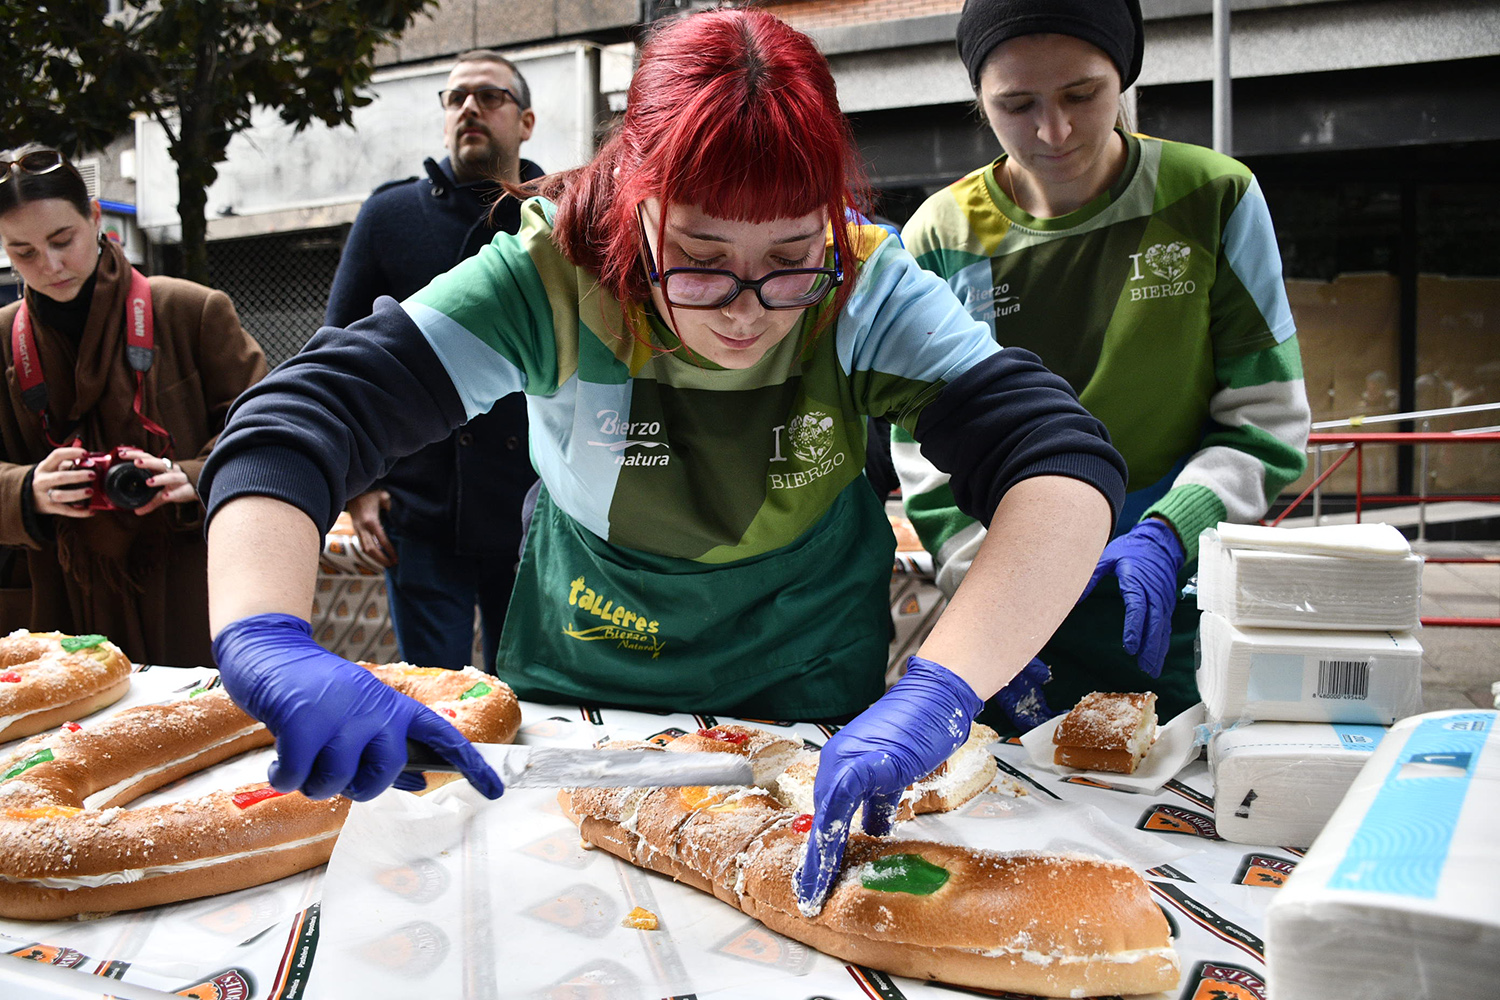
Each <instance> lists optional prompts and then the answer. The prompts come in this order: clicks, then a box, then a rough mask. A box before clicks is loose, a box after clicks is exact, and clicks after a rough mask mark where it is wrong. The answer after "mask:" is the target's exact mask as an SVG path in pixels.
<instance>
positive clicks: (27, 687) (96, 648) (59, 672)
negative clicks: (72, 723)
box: [0, 629, 134, 743]
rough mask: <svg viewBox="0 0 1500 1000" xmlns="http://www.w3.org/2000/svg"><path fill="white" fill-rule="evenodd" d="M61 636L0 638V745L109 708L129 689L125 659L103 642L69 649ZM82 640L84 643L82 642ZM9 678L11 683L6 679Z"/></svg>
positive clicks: (26, 634) (23, 633)
mask: <svg viewBox="0 0 1500 1000" xmlns="http://www.w3.org/2000/svg"><path fill="white" fill-rule="evenodd" d="M75 638H76V637H74V636H68V635H64V634H63V633H61V632H28V631H26V630H25V629H18V630H16V631H15V632H12V633H11V634H10V635H7V636H5V637H4V638H0V678H6V679H5V680H3V681H0V743H3V742H6V741H9V740H18V739H21V738H22V737H24V736H32V735H34V734H36V733H40V732H45V731H46V730H48V729H51V728H52V727H53V726H57V725H60V724H62V723H64V722H67V721H69V720H71V719H81V718H83V717H84V716H86V715H88V714H90V713H91V712H97V711H98V710H99V709H101V708H105V707H107V706H109V705H113V704H114V703H115V702H117V701H119V700H120V698H122V697H123V696H124V695H125V692H126V691H128V690H130V672H131V670H132V669H134V668H133V667H132V666H131V663H130V658H129V657H128V656H126V655H125V653H124V652H123V651H122V650H121V649H120V647H118V646H116V645H115V644H114V643H112V642H110V641H109V640H108V639H103V638H101V637H97V636H95V637H91V638H98V639H99V641H98V642H96V643H95V644H93V645H91V646H88V647H85V648H82V649H77V650H73V651H69V650H67V649H64V648H63V645H62V643H63V640H64V639H75ZM85 641H86V640H85ZM12 678H13V679H12Z"/></svg>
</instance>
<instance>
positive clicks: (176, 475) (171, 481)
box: [125, 448, 198, 517]
mask: <svg viewBox="0 0 1500 1000" xmlns="http://www.w3.org/2000/svg"><path fill="white" fill-rule="evenodd" d="M125 457H126V458H129V459H131V460H132V461H134V462H135V467H136V468H137V469H145V470H147V471H148V472H152V473H154V475H152V477H151V478H150V479H148V480H146V485H148V486H158V487H160V488H161V492H160V493H158V494H156V496H154V497H152V498H151V499H150V500H149V501H148V502H147V503H145V504H143V505H142V506H140V507H137V508H136V510H135V513H136V516H137V517H144V516H145V515H147V514H149V513H151V512H152V511H153V510H156V508H158V507H161V506H164V505H166V504H169V503H196V502H197V500H198V491H197V490H196V489H194V488H193V484H192V483H190V482H188V477H187V473H186V472H183V471H182V469H180V468H179V467H178V466H177V464H176V463H175V462H173V461H172V460H171V459H170V458H158V457H157V456H155V455H153V454H151V453H150V452H145V451H141V450H140V449H139V448H130V449H127V450H126V451H125Z"/></svg>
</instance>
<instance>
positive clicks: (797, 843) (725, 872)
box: [558, 727, 1179, 997]
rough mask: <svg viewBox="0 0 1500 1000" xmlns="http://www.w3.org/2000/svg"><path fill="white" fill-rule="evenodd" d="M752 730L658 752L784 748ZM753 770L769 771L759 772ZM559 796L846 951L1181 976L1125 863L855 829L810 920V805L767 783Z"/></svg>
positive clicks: (629, 842)
mask: <svg viewBox="0 0 1500 1000" xmlns="http://www.w3.org/2000/svg"><path fill="white" fill-rule="evenodd" d="M758 732H759V731H757V730H746V729H744V728H742V727H718V728H716V729H714V730H705V731H703V732H701V733H699V734H698V735H696V736H693V737H682V738H680V739H678V740H676V741H674V742H673V743H671V744H668V746H667V747H666V752H672V751H674V750H702V749H704V748H705V741H712V742H716V743H720V744H724V745H725V746H721V747H720V748H719V749H721V750H726V751H727V752H744V753H746V754H747V755H748V756H750V757H751V759H752V762H755V761H757V760H758V759H760V755H765V759H771V758H772V757H773V756H780V757H783V758H784V756H785V751H786V749H787V748H786V747H785V746H778V745H777V741H776V740H775V739H774V738H769V739H763V738H762V737H769V734H761V736H759V737H758V736H746V735H745V734H746V733H758ZM742 736H744V738H743V739H741V737H742ZM780 742H781V743H786V742H787V741H780ZM610 745H621V746H622V747H629V748H633V749H638V748H640V747H641V744H636V743H631V744H610ZM983 745H984V744H983V743H981V744H980V746H981V748H982V746H983ZM731 746H732V747H736V748H738V750H728V747H731ZM966 768H967V765H962V764H960V765H959V766H957V767H955V768H954V770H955V771H958V770H965V769H966ZM767 770H769V768H767ZM757 780H758V781H759V780H766V779H764V778H763V777H762V775H761V774H759V773H758V774H757ZM927 780H928V781H929V783H930V782H931V781H932V780H933V779H932V777H931V776H929V779H927ZM922 784H923V783H922V782H918V783H917V785H916V786H914V787H920V786H921V785H922ZM920 797H921V796H920V795H914V796H913V798H917V799H919V798H920ZM558 798H559V802H560V803H561V804H562V806H563V809H564V811H565V812H566V813H567V815H568V816H569V818H570V819H572V820H573V821H574V822H576V823H577V824H578V826H579V830H580V832H581V833H582V835H583V837H584V840H585V841H586V842H587V843H589V844H591V845H593V846H597V847H600V848H603V849H604V850H606V851H609V852H610V853H612V854H614V855H616V856H618V857H620V858H623V859H625V860H627V861H630V862H632V863H634V864H637V865H640V866H642V867H645V868H650V869H653V870H655V871H658V872H661V873H662V874H664V875H670V876H671V877H672V878H674V879H677V880H679V881H682V882H685V883H687V884H688V885H691V886H693V887H694V888H697V889H700V890H702V891H704V892H710V893H712V894H713V895H715V896H716V897H718V898H719V899H721V900H723V901H724V902H726V903H728V904H729V905H731V906H734V907H736V908H738V909H740V910H742V911H744V912H745V913H747V914H749V915H751V916H753V917H755V918H756V919H757V920H760V921H761V922H762V923H764V924H765V925H766V926H767V927H770V928H771V929H772V930H775V931H778V932H780V933H782V934H785V935H787V936H788V937H792V938H795V939H797V940H798V941H802V942H804V943H806V944H809V945H811V946H813V947H814V948H817V949H818V950H820V951H823V952H825V953H827V954H829V955H833V956H835V957H837V958H840V959H843V960H845V961H850V962H857V963H859V964H861V965H867V966H870V967H873V968H877V969H882V970H884V971H886V972H890V973H893V974H896V975H902V976H910V977H913V978H919V979H932V980H937V981H940V982H946V983H953V984H956V985H960V986H972V987H978V988H982V989H992V990H1007V991H1014V992H1020V993H1032V994H1037V995H1041V996H1057V997H1084V996H1100V995H1105V996H1107V995H1114V994H1130V993H1154V992H1157V991H1159V990H1163V989H1171V988H1173V987H1175V986H1176V985H1177V981H1178V973H1179V968H1178V959H1177V953H1176V952H1175V951H1174V950H1173V949H1172V943H1171V938H1170V935H1169V930H1168V926H1167V922H1166V919H1165V917H1163V916H1162V913H1161V911H1160V910H1159V909H1158V908H1157V906H1156V905H1155V903H1154V902H1152V899H1151V895H1150V892H1149V891H1148V890H1147V888H1146V884H1145V882H1144V881H1142V879H1141V878H1140V876H1139V875H1137V874H1136V873H1135V872H1134V871H1132V870H1131V869H1130V868H1129V867H1128V866H1126V865H1123V864H1115V863H1111V862H1107V861H1101V860H1098V859H1094V858H1087V857H1082V856H1066V855H1048V854H1034V853H1005V854H1002V853H998V852H992V851H981V850H975V849H973V848H968V847H958V846H952V845H947V844H938V843H931V842H927V841H918V840H907V839H899V838H876V837H868V836H865V835H863V834H854V835H853V836H852V837H851V838H850V841H849V847H848V850H847V852H846V854H845V857H844V867H843V871H842V873H841V875H840V877H839V879H838V881H837V882H836V883H835V884H834V887H833V890H832V892H831V893H830V895H829V898H828V901H827V903H826V905H825V906H824V907H823V910H822V912H821V913H820V914H818V916H816V917H814V918H807V917H804V916H802V915H801V913H800V912H799V911H798V908H797V901H796V896H795V891H794V889H793V885H794V875H795V872H796V870H797V867H798V866H799V865H800V864H801V863H802V859H803V856H804V854H805V853H806V850H807V831H808V829H809V828H810V826H811V817H810V816H808V815H806V814H805V813H803V814H798V813H797V812H794V811H793V810H791V809H788V808H786V807H785V806H783V805H782V804H781V802H780V801H778V800H777V798H776V797H774V796H772V795H771V794H768V792H767V791H766V790H765V789H763V788H759V787H733V786H725V787H714V788H655V789H565V790H563V791H562V792H561V793H560V794H559V796H558Z"/></svg>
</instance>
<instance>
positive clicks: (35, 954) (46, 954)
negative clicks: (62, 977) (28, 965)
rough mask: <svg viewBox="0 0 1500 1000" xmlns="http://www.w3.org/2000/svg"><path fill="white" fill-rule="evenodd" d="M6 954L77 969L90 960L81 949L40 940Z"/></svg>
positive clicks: (44, 963)
mask: <svg viewBox="0 0 1500 1000" xmlns="http://www.w3.org/2000/svg"><path fill="white" fill-rule="evenodd" d="M5 954H7V955H14V956H16V957H17V958H28V959H30V960H31V961H33V962H41V963H42V964H43V965H60V966H62V967H63V968H64V969H76V968H78V967H79V966H80V965H82V964H83V963H84V962H87V961H88V960H89V957H88V956H87V955H85V954H84V953H83V952H81V951H74V950H73V949H72V948H59V947H58V946H56V945H51V944H42V943H41V942H40V941H38V942H36V943H34V944H28V945H24V946H22V947H20V948H17V949H15V950H14V951H7V952H6V953H5Z"/></svg>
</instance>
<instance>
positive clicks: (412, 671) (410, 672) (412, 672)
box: [401, 667, 453, 677]
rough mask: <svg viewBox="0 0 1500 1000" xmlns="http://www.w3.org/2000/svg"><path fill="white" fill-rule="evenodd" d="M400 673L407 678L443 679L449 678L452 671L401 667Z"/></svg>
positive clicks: (445, 668) (439, 668) (436, 668)
mask: <svg viewBox="0 0 1500 1000" xmlns="http://www.w3.org/2000/svg"><path fill="white" fill-rule="evenodd" d="M401 673H402V674H404V675H405V676H407V677H444V676H451V675H452V674H453V671H451V670H449V669H448V668H447V667H402V668H401Z"/></svg>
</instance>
